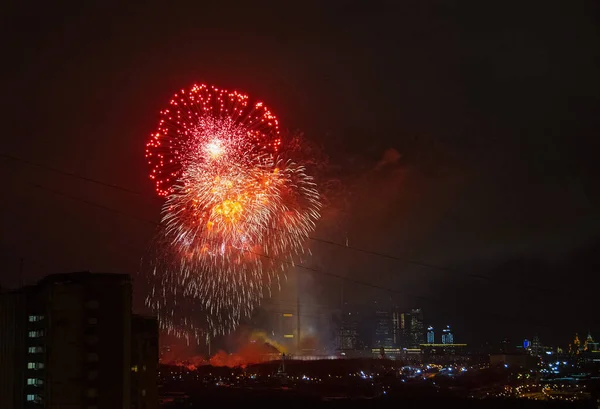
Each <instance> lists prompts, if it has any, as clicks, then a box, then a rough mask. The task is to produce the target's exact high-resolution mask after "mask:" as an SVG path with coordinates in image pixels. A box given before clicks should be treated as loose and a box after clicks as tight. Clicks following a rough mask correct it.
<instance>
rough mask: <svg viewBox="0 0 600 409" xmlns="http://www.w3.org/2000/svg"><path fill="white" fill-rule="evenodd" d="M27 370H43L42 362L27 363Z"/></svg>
mask: <svg viewBox="0 0 600 409" xmlns="http://www.w3.org/2000/svg"><path fill="white" fill-rule="evenodd" d="M27 369H44V363H43V362H27Z"/></svg>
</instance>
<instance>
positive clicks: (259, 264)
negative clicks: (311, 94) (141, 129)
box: [146, 85, 321, 334]
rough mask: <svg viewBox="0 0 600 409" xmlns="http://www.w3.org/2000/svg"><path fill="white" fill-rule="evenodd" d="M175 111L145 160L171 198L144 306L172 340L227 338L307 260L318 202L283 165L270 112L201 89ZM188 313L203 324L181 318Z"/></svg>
mask: <svg viewBox="0 0 600 409" xmlns="http://www.w3.org/2000/svg"><path fill="white" fill-rule="evenodd" d="M170 105H171V107H170V108H169V109H167V110H164V111H162V112H161V120H160V122H159V129H158V131H157V132H156V133H154V134H153V135H152V137H151V139H150V141H149V142H148V145H147V150H146V157H147V158H148V162H149V164H150V165H151V167H152V171H151V174H150V178H151V179H153V180H154V181H155V182H156V189H157V192H158V194H159V195H161V196H165V197H166V202H165V205H164V206H163V218H162V223H161V230H160V238H161V240H160V243H161V246H162V247H164V248H163V252H162V253H161V257H158V258H157V259H156V260H154V263H153V266H152V267H153V268H152V272H153V277H158V280H155V281H154V282H155V283H156V285H157V288H155V290H154V291H153V292H152V293H151V294H150V296H149V297H148V300H147V302H148V305H150V306H151V307H153V308H154V309H155V310H156V311H157V312H158V313H159V315H160V316H161V318H162V322H163V325H164V326H165V327H166V328H168V329H170V330H177V329H181V328H182V327H184V328H187V329H193V330H194V331H195V332H197V331H202V330H204V329H206V330H208V331H210V332H212V333H213V334H216V333H226V332H228V331H230V330H231V329H233V328H235V327H236V326H237V325H238V324H239V321H240V319H241V318H242V317H244V316H249V315H250V313H251V312H252V310H253V309H254V307H255V306H256V305H257V304H258V303H259V302H260V300H261V298H262V295H263V291H264V290H265V289H267V288H269V286H270V283H271V281H272V280H273V278H275V277H277V274H278V272H281V271H285V268H286V267H287V265H288V264H293V263H294V262H295V259H296V258H297V257H298V256H299V255H301V254H303V253H304V243H305V241H306V238H307V237H308V235H309V234H310V232H312V231H313V230H314V227H315V222H316V221H317V219H318V218H319V210H320V207H321V205H320V198H319V194H318V192H317V190H316V186H315V184H314V183H313V181H312V178H311V177H310V176H308V175H306V173H305V169H304V167H303V166H302V165H301V164H297V163H294V162H292V161H290V160H286V158H285V149H282V146H281V139H280V137H279V131H278V123H277V119H276V118H275V116H274V115H273V114H272V113H271V112H270V111H269V110H268V109H267V108H266V107H265V106H264V104H262V103H260V102H257V103H250V101H249V98H248V97H247V96H245V95H242V94H240V93H237V92H228V91H225V90H220V89H217V88H215V87H207V86H205V85H200V86H197V85H195V86H193V87H192V88H191V89H190V90H189V91H185V90H182V91H181V93H179V94H176V95H175V97H174V98H173V99H172V100H171V104H170ZM158 290H160V291H158ZM184 305H185V306H186V307H185V308H186V309H189V308H192V309H193V310H194V311H196V312H199V311H201V312H202V313H201V314H200V315H201V316H202V317H203V318H202V319H203V322H200V323H198V322H195V323H194V322H193V320H191V319H190V318H189V317H188V315H186V314H181V313H180V312H179V311H174V310H176V309H177V308H183V306H184ZM177 306H179V307H177Z"/></svg>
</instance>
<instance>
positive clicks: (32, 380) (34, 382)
mask: <svg viewBox="0 0 600 409" xmlns="http://www.w3.org/2000/svg"><path fill="white" fill-rule="evenodd" d="M43 384H44V380H43V379H37V378H27V385H34V386H40V385H43Z"/></svg>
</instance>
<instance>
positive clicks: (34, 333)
mask: <svg viewBox="0 0 600 409" xmlns="http://www.w3.org/2000/svg"><path fill="white" fill-rule="evenodd" d="M43 335H44V331H43V330H41V329H38V330H35V331H29V338H39V337H41V336H43Z"/></svg>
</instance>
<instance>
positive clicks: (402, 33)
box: [0, 1, 600, 344]
mask: <svg viewBox="0 0 600 409" xmlns="http://www.w3.org/2000/svg"><path fill="white" fill-rule="evenodd" d="M14 3H15V4H12V5H6V4H5V5H3V6H2V12H1V13H0V14H1V17H0V19H1V20H2V24H0V31H1V32H2V33H1V34H2V42H1V44H2V50H1V51H2V56H3V58H2V61H3V63H2V66H1V68H0V69H1V70H2V76H1V78H2V93H1V97H0V98H1V101H2V109H1V112H2V128H3V129H2V144H1V146H0V154H1V155H11V156H13V157H16V158H18V159H19V160H13V159H9V158H7V157H6V156H2V157H0V177H1V178H2V182H3V189H2V198H3V200H1V201H0V206H1V210H0V222H1V232H2V234H1V236H0V285H3V286H8V287H14V286H16V285H18V284H19V282H21V281H22V282H24V283H31V282H34V281H35V280H37V279H39V278H41V277H42V276H44V275H46V274H49V273H57V272H68V271H79V270H91V271H108V272H126V273H131V274H135V273H136V272H137V271H138V270H139V265H140V260H141V258H142V257H143V256H144V255H145V254H146V250H147V248H148V246H149V243H150V241H151V239H152V236H153V232H154V226H153V225H152V223H148V222H145V221H144V220H148V221H150V222H152V221H154V222H156V221H158V220H159V217H160V206H161V201H160V200H157V199H156V198H155V197H154V190H153V184H152V182H151V181H150V180H149V179H148V178H147V172H148V166H147V164H146V162H145V159H144V147H145V142H146V139H147V137H148V135H149V134H150V132H152V131H153V130H154V128H155V126H156V124H157V121H158V112H159V111H160V110H161V109H162V108H163V107H164V106H165V104H166V103H167V102H168V100H169V98H170V96H171V95H172V94H173V93H174V92H175V91H176V90H178V89H180V88H182V87H187V86H189V85H190V84H193V83H194V82H205V83H209V84H215V85H218V86H222V87H225V88H229V89H238V90H240V91H244V92H246V93H248V94H250V95H251V96H253V97H256V98H259V99H261V100H263V101H265V103H266V104H267V106H269V107H270V108H271V109H272V110H273V112H274V113H275V114H276V115H277V116H278V118H279V119H280V123H281V124H282V127H283V128H285V129H290V130H301V131H302V132H304V134H305V136H306V137H307V138H308V139H310V140H311V141H312V142H314V143H315V144H317V145H319V146H321V147H322V150H323V152H324V153H325V155H326V156H327V157H329V163H330V165H331V168H332V169H333V171H332V172H331V174H332V175H333V176H332V177H335V178H336V179H337V180H339V181H340V182H341V185H342V186H343V188H342V190H341V191H340V192H337V193H338V194H337V195H336V196H335V197H333V198H332V207H333V210H332V211H329V212H326V217H324V219H323V221H322V223H321V225H320V226H319V228H318V230H317V232H316V233H315V236H317V237H322V238H327V239H330V240H333V241H335V242H338V243H345V241H346V239H348V242H349V244H350V245H351V246H353V247H357V248H361V249H367V250H371V251H375V252H380V253H385V254H389V255H393V256H395V257H397V258H399V259H400V260H395V259H390V258H384V257H378V256H373V255H367V254H364V253H359V252H355V251H352V250H351V249H344V248H339V247H335V246H329V245H326V244H323V243H318V242H316V243H311V248H312V249H313V250H314V253H315V257H314V259H313V260H311V261H310V264H311V265H312V266H314V267H317V268H319V269H321V270H323V271H327V272H330V273H334V274H336V275H341V276H344V277H348V278H351V279H353V280H359V281H367V282H369V283H372V284H374V285H377V286H380V287H384V288H386V289H390V290H393V291H392V292H387V291H384V290H377V289H372V288H371V289H370V288H367V287H365V286H361V285H358V284H352V283H350V282H344V281H343V280H339V279H336V278H333V277H329V276H324V275H319V274H308V273H306V274H305V275H306V278H305V279H303V280H304V281H303V283H304V284H303V285H304V288H305V290H306V293H307V294H306V295H305V298H304V302H306V303H307V304H308V303H314V304H317V303H318V304H331V306H332V307H333V306H334V305H335V304H336V303H337V304H339V302H340V297H341V296H340V294H341V286H342V283H343V286H344V294H345V296H344V297H345V299H346V300H347V301H348V300H349V301H350V302H352V303H354V304H359V306H362V307H359V308H367V306H368V305H372V303H373V302H374V301H377V302H378V303H382V304H385V303H389V304H396V305H398V306H400V307H401V308H412V307H422V308H424V310H425V317H426V321H427V323H432V324H433V325H435V326H437V327H440V326H441V325H445V324H452V325H453V326H454V327H455V328H456V334H457V335H456V337H457V340H458V341H467V342H475V343H479V342H483V341H486V340H487V341H490V342H499V340H500V339H501V338H502V337H504V336H509V337H511V338H513V339H515V340H520V339H522V338H524V337H532V336H533V335H534V334H540V336H541V338H542V342H544V341H546V342H548V343H563V344H564V343H566V342H567V340H568V339H569V338H570V337H571V336H572V335H573V334H574V333H575V332H576V331H577V332H579V333H580V334H581V333H582V332H583V333H587V330H588V328H590V329H591V330H592V333H593V334H594V335H595V336H596V338H600V318H599V316H598V314H597V301H594V300H595V298H594V297H595V296H596V294H597V289H598V288H599V285H600V278H598V277H599V274H598V273H600V262H599V259H598V254H600V253H599V251H600V235H599V232H600V217H599V206H600V194H599V189H598V183H597V180H598V177H599V176H600V171H599V165H598V162H597V160H596V154H597V147H598V144H597V142H596V141H597V138H598V131H599V130H600V114H599V112H600V110H599V109H600V80H599V75H598V73H599V72H600V64H599V63H600V60H599V57H600V47H598V44H600V29H599V28H598V27H600V21H599V20H600V18H599V17H600V8H599V7H598V5H597V3H595V2H592V1H588V2H586V1H571V2H568V1H531V2H514V3H512V2H495V3H494V4H492V3H491V2H485V1H445V2H441V1H440V2H425V1H407V2H399V1H389V2H386V1H369V2H366V1H364V2H360V1H322V2H310V1H309V2H300V3H298V2H292V3H288V2H271V3H269V2H254V1H253V2H218V1H215V2H203V1H196V2H189V4H188V5H185V4H184V3H185V2H157V1H147V2H141V3H139V4H135V5H134V4H132V3H133V2H124V4H121V3H114V4H109V2H73V3H72V4H67V3H65V2H61V5H58V4H57V3H55V2H41V1H33V2H14ZM91 3H95V5H93V4H91ZM238 3H239V4H238ZM24 161H25V162H24ZM27 161H28V162H32V163H37V164H41V165H44V166H46V167H52V168H57V169H60V170H62V171H65V172H70V173H73V174H76V175H80V176H83V177H87V178H91V179H95V180H100V181H103V182H106V183H109V184H115V185H118V186H120V187H123V188H126V189H130V190H132V191H135V192H140V193H141V194H135V193H127V192H124V191H121V190H118V189H113V188H110V187H104V186H100V185H98V184H94V183H90V182H87V181H85V180H83V179H81V178H76V177H69V176H67V175H63V174H59V173H56V172H51V171H49V170H48V169H47V168H40V167H35V166H31V165H29V164H27V163H26V162H27ZM102 206H104V207H108V208H110V209H112V210H116V211H118V212H120V213H117V212H115V211H112V210H107V209H105V208H102ZM20 259H23V274H22V277H21V278H19V264H20ZM402 260H413V261H417V262H420V263H425V264H431V265H435V266H439V267H442V268H440V269H436V268H431V267H423V266H419V265H416V264H414V263H408V262H405V261H402ZM290 274H291V275H293V273H290ZM478 277H479V278H478ZM144 291H145V287H144V285H143V283H141V282H140V280H137V281H136V288H135V294H136V297H137V300H138V301H137V302H138V304H141V303H140V301H139V300H140V299H141V298H142V297H141V296H142V295H143V293H144ZM284 293H285V292H284ZM275 297H276V298H277V297H284V295H277V296H275Z"/></svg>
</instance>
